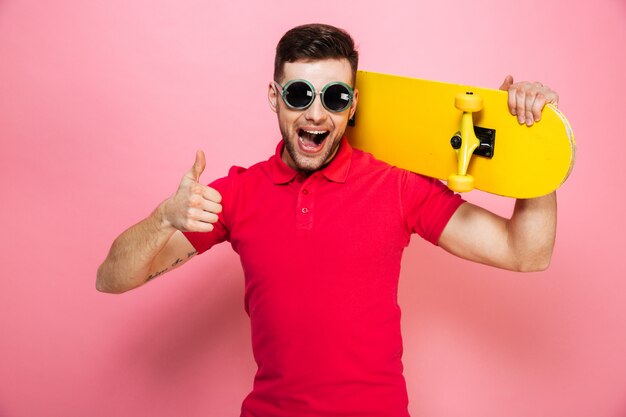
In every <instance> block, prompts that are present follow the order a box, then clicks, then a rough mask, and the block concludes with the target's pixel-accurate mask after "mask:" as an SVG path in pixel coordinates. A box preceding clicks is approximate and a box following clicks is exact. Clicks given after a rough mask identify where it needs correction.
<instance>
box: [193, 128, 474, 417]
mask: <svg viewBox="0 0 626 417" xmlns="http://www.w3.org/2000/svg"><path fill="white" fill-rule="evenodd" d="M281 152H282V143H281V144H279V146H278V147H277V149H276V154H275V155H274V156H272V157H271V158H270V159H269V160H267V161H264V162H261V163H258V164H256V165H254V166H252V167H250V168H249V169H247V170H246V169H243V168H238V167H233V168H232V169H231V170H230V172H229V174H228V176H227V177H225V178H222V179H219V180H217V181H215V182H214V183H212V184H211V186H212V187H214V188H215V189H217V190H218V191H219V192H220V193H221V194H222V197H223V207H224V210H223V212H222V213H221V214H220V221H219V222H218V223H217V224H216V228H215V230H214V231H213V232H211V233H186V236H187V238H188V239H189V241H190V242H191V243H192V244H193V246H194V247H195V248H196V249H197V250H198V252H204V251H206V250H207V249H209V248H210V247H211V246H213V245H214V244H216V243H219V242H222V241H224V240H228V241H230V242H231V245H232V247H233V249H234V250H235V251H236V252H237V253H238V254H239V255H240V257H241V263H242V265H243V270H244V274H245V284H246V285H245V308H246V311H247V313H248V314H249V316H250V320H251V327H252V348H253V352H254V358H255V360H256V362H257V364H258V371H257V373H256V376H255V380H254V388H253V390H252V392H251V393H250V394H249V395H248V396H247V398H246V399H245V400H244V402H243V406H242V414H241V415H242V416H244V417H251V416H255V417H281V416H285V417H293V416H298V417H302V416H355V417H356V416H368V417H374V416H376V417H383V416H389V417H392V416H393V417H400V416H403V417H405V416H408V412H407V404H408V399H407V393H406V386H405V382H404V378H403V376H402V362H401V356H402V339H401V335H400V309H399V307H398V303H397V289H398V277H399V273H400V260H401V256H402V252H403V250H404V248H405V247H406V246H407V244H408V243H409V240H410V236H411V234H412V233H418V234H419V235H420V236H422V237H423V238H425V239H427V240H429V241H430V242H432V243H433V244H437V241H438V239H439V236H440V234H441V232H442V231H443V228H444V226H445V225H446V223H447V222H448V220H449V219H450V217H451V216H452V214H453V213H454V211H455V210H456V209H457V208H458V207H459V205H460V204H462V202H463V201H462V200H461V198H460V197H459V196H458V195H454V194H453V193H452V192H451V191H449V190H448V189H447V188H446V187H445V186H444V185H442V184H441V183H440V182H439V181H438V180H433V179H428V178H425V177H422V176H419V175H416V174H413V173H410V172H407V171H404V170H401V169H398V168H395V167H392V166H389V165H388V164H386V163H384V162H381V161H378V160H376V159H374V157H373V156H372V155H370V154H367V153H364V152H361V151H359V150H356V149H353V148H351V147H350V145H349V144H348V142H347V141H346V140H345V139H344V140H343V142H342V144H341V147H340V148H339V151H338V153H337V155H336V156H335V158H334V159H333V161H332V162H331V163H330V164H329V165H328V166H327V167H326V168H324V169H322V170H320V171H318V172H315V173H313V174H312V175H310V176H309V177H304V176H302V175H300V174H298V173H297V172H296V171H294V170H293V169H291V168H289V167H288V166H287V165H286V164H285V163H284V162H283V161H282V159H281V157H280V155H281Z"/></svg>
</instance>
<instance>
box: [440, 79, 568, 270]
mask: <svg viewBox="0 0 626 417" xmlns="http://www.w3.org/2000/svg"><path fill="white" fill-rule="evenodd" d="M500 89H502V90H506V91H508V93H509V101H508V105H509V110H510V111H511V113H512V114H514V115H517V118H518V122H519V123H520V124H526V125H528V126H532V125H533V124H534V123H535V122H539V120H540V119H541V112H542V109H543V107H544V106H545V104H546V103H552V104H555V105H556V104H557V103H558V99H559V97H558V95H557V94H556V92H554V91H552V90H551V89H550V88H549V87H546V86H544V85H543V84H541V83H538V82H537V83H529V82H521V83H515V84H514V83H513V77H511V76H507V77H506V78H505V80H504V82H503V83H502V85H501V86H500ZM555 237H556V193H552V194H549V195H547V196H544V197H540V198H535V199H528V200H517V201H516V203H515V209H514V211H513V215H512V216H511V218H510V219H505V218H502V217H500V216H497V215H495V214H493V213H491V212H489V211H487V210H484V209H482V208H480V207H477V206H475V205H473V204H469V203H466V204H463V205H462V206H461V207H459V209H458V210H457V212H456V213H455V214H454V215H453V216H452V218H451V219H450V221H449V222H448V225H447V226H446V228H445V229H444V231H443V233H442V235H441V237H440V239H439V245H440V246H441V247H443V248H444V249H445V250H447V251H448V252H450V253H453V254H455V255H457V256H460V257H462V258H464V259H468V260H471V261H475V262H480V263H483V264H487V265H492V266H496V267H499V268H504V269H510V270H514V271H539V270H543V269H546V268H547V267H548V265H549V264H550V259H551V257H552V249H553V247H554V240H555Z"/></svg>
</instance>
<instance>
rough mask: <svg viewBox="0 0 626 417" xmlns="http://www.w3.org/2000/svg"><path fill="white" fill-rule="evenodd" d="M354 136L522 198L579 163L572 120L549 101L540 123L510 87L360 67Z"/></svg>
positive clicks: (361, 144)
mask: <svg viewBox="0 0 626 417" xmlns="http://www.w3.org/2000/svg"><path fill="white" fill-rule="evenodd" d="M356 88H358V89H359V103H358V107H357V112H356V115H355V118H354V120H352V121H351V123H350V125H351V126H352V127H350V128H349V130H348V132H347V136H348V140H349V141H350V143H351V144H352V145H353V146H354V147H356V148H358V149H362V150H364V151H367V152H371V153H372V154H374V155H375V156H376V157H377V158H379V159H382V160H384V161H386V162H387V163H390V164H392V165H395V166H398V167H401V168H404V169H407V170H409V171H413V172H417V173H419V174H423V175H427V176H429V177H435V178H439V179H442V180H446V181H447V183H448V187H449V188H451V189H452V190H454V191H457V192H465V191H470V190H472V189H473V188H477V189H479V190H482V191H486V192H489V193H493V194H498V195H502V196H506V197H514V198H532V197H539V196H542V195H545V194H548V193H550V192H552V191H554V190H556V189H557V188H559V187H560V186H561V184H563V182H565V180H566V179H567V177H568V175H569V173H570V172H571V169H572V167H573V164H574V157H575V142H574V134H573V132H572V130H571V128H570V126H569V123H568V122H567V120H566V119H565V117H564V116H563V114H562V113H561V112H559V110H558V109H557V108H556V107H555V106H553V105H551V104H548V105H546V107H545V108H544V110H543V113H542V116H541V120H540V121H539V122H536V123H535V124H534V125H533V126H532V127H527V126H526V125H520V124H519V123H518V121H517V118H516V117H515V116H513V115H512V114H511V113H510V112H509V108H508V104H507V100H508V99H507V93H506V92H505V91H500V90H492V89H487V88H477V87H469V86H464V85H458V84H446V83H441V82H435V81H426V80H420V79H415V78H407V77H399V76H394V75H387V74H379V73H375V72H367V71H358V74H357V83H356Z"/></svg>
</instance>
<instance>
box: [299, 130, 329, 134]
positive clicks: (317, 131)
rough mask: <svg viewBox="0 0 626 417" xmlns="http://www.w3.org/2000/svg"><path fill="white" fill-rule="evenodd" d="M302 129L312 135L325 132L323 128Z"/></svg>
mask: <svg viewBox="0 0 626 417" xmlns="http://www.w3.org/2000/svg"><path fill="white" fill-rule="evenodd" d="M302 131H303V132H306V133H310V134H312V135H323V134H324V133H326V131H325V130H304V129H302Z"/></svg>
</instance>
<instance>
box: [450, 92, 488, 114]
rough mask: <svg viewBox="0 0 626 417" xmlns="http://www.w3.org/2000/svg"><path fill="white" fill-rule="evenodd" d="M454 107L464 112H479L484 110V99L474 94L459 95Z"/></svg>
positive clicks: (455, 99)
mask: <svg viewBox="0 0 626 417" xmlns="http://www.w3.org/2000/svg"><path fill="white" fill-rule="evenodd" d="M454 106H455V107H456V108H457V109H459V110H461V111H462V112H472V113H473V112H477V111H480V110H481V109H482V108H483V98H482V97H481V96H479V95H478V94H473V93H461V94H457V95H456V97H455V98H454Z"/></svg>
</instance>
